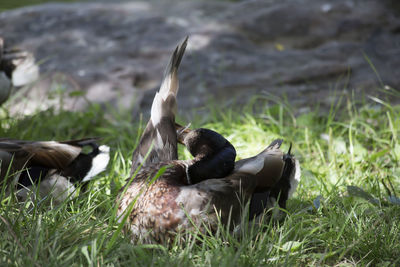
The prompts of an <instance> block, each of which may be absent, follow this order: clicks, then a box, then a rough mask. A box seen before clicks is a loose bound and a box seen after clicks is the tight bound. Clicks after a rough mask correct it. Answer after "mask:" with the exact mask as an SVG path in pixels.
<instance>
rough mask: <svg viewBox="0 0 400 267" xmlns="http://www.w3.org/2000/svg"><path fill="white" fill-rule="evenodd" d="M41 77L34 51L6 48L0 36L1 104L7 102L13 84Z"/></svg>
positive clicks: (24, 82) (28, 81) (17, 85)
mask: <svg viewBox="0 0 400 267" xmlns="http://www.w3.org/2000/svg"><path fill="white" fill-rule="evenodd" d="M38 77H39V66H38V65H37V64H36V63H35V58H34V56H33V54H32V53H30V52H28V51H24V50H21V49H17V48H14V49H6V48H5V45H4V40H3V38H1V37H0V105H1V104H2V103H3V102H5V101H6V100H7V99H8V97H9V95H10V92H11V88H12V86H14V87H21V86H24V85H27V84H29V83H31V82H33V81H35V80H37V79H38Z"/></svg>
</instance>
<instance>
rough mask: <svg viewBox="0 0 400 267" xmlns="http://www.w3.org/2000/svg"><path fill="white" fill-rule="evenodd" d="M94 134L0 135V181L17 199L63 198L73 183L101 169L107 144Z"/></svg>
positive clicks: (89, 177)
mask: <svg viewBox="0 0 400 267" xmlns="http://www.w3.org/2000/svg"><path fill="white" fill-rule="evenodd" d="M97 142H98V139H97V138H86V139H80V140H71V141H63V142H57V141H25V140H15V139H6V138H0V182H1V184H2V186H8V187H9V186H12V187H13V188H12V189H11V190H14V189H15V190H16V195H17V197H18V199H19V200H21V201H25V200H26V199H27V198H28V197H36V196H37V194H36V190H37V193H38V195H39V196H40V198H52V199H54V201H55V203H60V202H62V201H64V200H65V199H66V198H67V197H68V196H69V195H70V194H71V193H72V192H74V190H75V185H76V184H79V183H85V182H87V181H90V180H91V179H93V177H95V176H96V175H97V174H99V173H100V172H102V171H104V170H105V169H106V167H107V165H108V162H109V160H110V156H109V152H110V149H109V147H108V146H105V145H101V146H99V145H98V144H97ZM85 147H88V149H89V150H91V151H90V152H88V153H84V152H83V150H84V148H85Z"/></svg>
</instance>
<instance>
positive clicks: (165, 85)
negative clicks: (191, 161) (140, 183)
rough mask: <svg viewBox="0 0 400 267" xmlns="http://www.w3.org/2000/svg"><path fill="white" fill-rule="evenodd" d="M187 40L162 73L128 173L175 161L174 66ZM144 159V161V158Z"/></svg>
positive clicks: (176, 66)
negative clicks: (162, 75) (141, 165)
mask: <svg viewBox="0 0 400 267" xmlns="http://www.w3.org/2000/svg"><path fill="white" fill-rule="evenodd" d="M187 40H188V38H187V37H186V39H185V40H184V41H183V42H182V43H181V44H180V45H178V46H177V47H176V49H175V51H174V53H173V55H172V57H171V59H170V61H169V63H168V65H167V68H166V70H165V73H164V78H163V81H162V83H161V86H160V90H159V91H158V92H157V93H156V95H155V96H154V100H153V103H152V106H151V116H150V120H149V122H148V123H147V125H146V128H145V130H144V132H143V135H142V137H141V139H140V141H139V145H138V146H137V147H136V149H135V151H134V152H133V156H132V167H131V174H133V173H134V171H135V170H136V169H137V167H138V166H139V165H140V164H143V165H146V164H147V163H157V162H161V161H167V160H175V159H177V158H178V152H177V141H176V140H177V136H176V130H175V113H176V94H177V93H178V90H179V82H178V67H179V65H180V63H181V60H182V57H183V54H184V52H185V49H186V44H187ZM147 154H148V157H147V159H146V162H145V158H146V155H147Z"/></svg>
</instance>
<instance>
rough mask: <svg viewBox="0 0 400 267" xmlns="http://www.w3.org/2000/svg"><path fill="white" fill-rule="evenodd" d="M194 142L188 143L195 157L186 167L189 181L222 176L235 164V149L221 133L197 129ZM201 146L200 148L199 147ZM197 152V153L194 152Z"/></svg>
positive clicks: (193, 181) (228, 172)
mask: <svg viewBox="0 0 400 267" xmlns="http://www.w3.org/2000/svg"><path fill="white" fill-rule="evenodd" d="M198 131H199V136H198V137H197V140H196V143H193V144H192V147H190V145H191V144H190V143H189V144H187V145H188V149H189V151H190V152H191V153H192V155H193V156H194V157H195V158H194V160H193V164H192V165H190V166H189V167H188V170H187V171H188V173H187V174H188V176H189V177H188V180H189V183H191V184H195V183H198V182H201V181H203V180H206V179H211V178H222V177H225V176H227V175H228V174H230V173H231V172H232V170H233V169H234V166H235V157H236V150H235V148H234V147H233V145H232V144H231V143H229V141H228V140H226V139H225V138H224V137H223V136H222V135H220V134H218V133H216V132H214V131H211V130H208V129H199V130H198ZM199 147H201V149H199ZM196 152H197V154H196Z"/></svg>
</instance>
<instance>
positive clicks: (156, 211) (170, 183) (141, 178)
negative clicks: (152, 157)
mask: <svg viewBox="0 0 400 267" xmlns="http://www.w3.org/2000/svg"><path fill="white" fill-rule="evenodd" d="M173 163H174V164H169V167H168V168H167V169H166V170H165V172H164V173H163V174H162V175H161V176H160V177H158V179H156V180H155V181H154V182H153V183H151V180H152V179H153V177H154V176H155V175H156V174H157V172H158V170H159V169H160V168H161V167H162V166H165V164H162V163H160V164H155V165H151V166H148V167H146V168H144V169H142V171H141V172H139V174H138V175H137V176H136V177H135V178H134V179H133V181H132V183H131V184H130V185H126V186H128V187H127V189H126V192H125V193H124V194H123V195H122V193H123V191H124V189H125V187H126V186H125V187H124V188H123V189H121V192H120V195H119V197H118V199H119V200H120V203H119V209H118V216H121V215H122V216H124V211H125V210H126V209H127V208H128V207H129V205H130V204H131V203H132V202H133V201H136V202H135V203H134V204H133V205H134V206H133V209H132V212H131V213H130V215H129V217H128V220H127V222H126V229H127V230H129V232H130V233H131V234H132V239H133V240H138V239H145V240H146V241H148V242H149V241H150V242H152V241H156V242H164V241H167V240H165V239H168V238H169V237H172V236H171V235H173V234H174V233H175V234H176V232H179V229H178V228H179V227H178V226H180V225H182V224H183V220H187V219H186V216H184V212H183V211H182V209H181V207H179V205H178V203H177V202H176V201H175V200H176V198H177V197H178V195H179V193H180V191H181V189H180V186H183V185H184V181H185V178H186V171H185V166H184V165H183V164H180V163H179V162H173Z"/></svg>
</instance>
